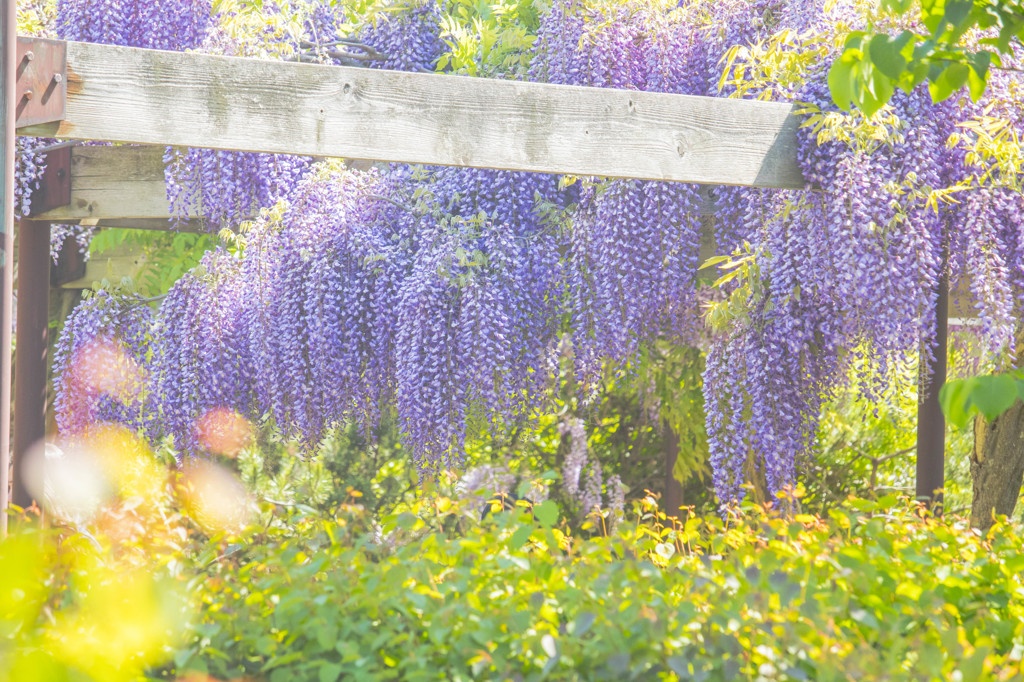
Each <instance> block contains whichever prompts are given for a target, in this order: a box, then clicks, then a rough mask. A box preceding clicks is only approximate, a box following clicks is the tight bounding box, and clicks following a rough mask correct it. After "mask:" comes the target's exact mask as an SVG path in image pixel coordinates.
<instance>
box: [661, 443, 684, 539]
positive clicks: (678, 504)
mask: <svg viewBox="0 0 1024 682" xmlns="http://www.w3.org/2000/svg"><path fill="white" fill-rule="evenodd" d="M662 429H663V432H664V434H665V435H664V443H663V445H662V451H663V452H664V456H665V496H664V497H663V498H662V505H663V506H664V508H665V513H666V514H667V515H668V516H674V517H676V518H677V519H679V520H681V521H685V520H686V519H685V515H684V514H683V511H682V510H683V499H684V498H683V485H682V484H681V483H680V482H679V480H678V479H677V478H676V475H675V469H676V459H678V457H679V434H677V433H676V431H675V429H673V428H672V427H671V426H669V425H668V424H663V425H662Z"/></svg>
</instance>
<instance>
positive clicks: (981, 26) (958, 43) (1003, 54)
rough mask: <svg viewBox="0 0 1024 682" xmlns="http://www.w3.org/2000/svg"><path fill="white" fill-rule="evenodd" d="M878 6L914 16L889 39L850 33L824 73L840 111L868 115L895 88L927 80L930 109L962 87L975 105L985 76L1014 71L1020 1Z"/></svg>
mask: <svg viewBox="0 0 1024 682" xmlns="http://www.w3.org/2000/svg"><path fill="white" fill-rule="evenodd" d="M879 7H880V9H881V10H882V11H883V12H885V13H889V14H891V15H900V14H907V15H908V17H909V16H911V14H910V13H911V10H912V9H913V10H915V14H916V16H915V17H914V21H913V23H912V25H911V27H909V28H904V29H903V30H901V31H898V32H896V33H895V35H893V34H891V33H889V32H886V31H884V30H879V31H877V32H876V31H854V32H852V33H850V34H849V36H848V37H847V39H846V43H845V45H844V46H843V52H842V54H841V55H840V56H839V58H838V59H836V60H835V62H834V63H833V65H832V68H831V71H830V72H829V87H830V88H831V91H832V96H833V98H834V99H835V102H836V104H838V105H839V106H840V107H841V108H842V109H845V110H849V109H850V107H851V105H853V106H856V107H858V108H859V109H861V110H862V111H863V112H864V113H865V114H867V115H868V116H870V115H872V114H874V113H875V112H877V111H878V110H880V109H881V108H882V107H883V106H885V104H886V103H887V102H888V101H889V99H890V98H891V97H892V95H893V92H894V91H895V89H896V88H900V89H902V90H904V91H905V92H908V93H909V92H911V91H913V90H914V89H915V88H916V87H917V86H919V85H921V84H922V83H924V82H925V81H927V82H928V90H929V92H930V93H931V96H932V99H933V100H934V101H936V102H940V101H942V100H945V99H947V98H949V97H952V96H953V95H954V94H955V93H957V92H958V91H959V90H961V88H963V87H964V86H965V85H966V86H967V87H968V90H969V92H970V95H971V97H972V98H973V99H974V100H975V101H977V100H978V99H979V98H980V97H981V96H982V94H983V93H984V92H985V87H986V85H987V82H988V78H989V73H990V69H1001V68H1004V67H1006V68H1011V69H1013V68H1015V67H1014V65H1015V64H1017V57H1016V53H1017V51H1018V50H1019V49H1020V48H1021V41H1022V39H1024V5H1022V4H1021V3H1020V2H1019V1H1018V0H995V1H994V0H952V1H943V0H921V1H920V2H919V3H918V2H914V0H882V1H881V2H880V3H879ZM882 28H883V29H884V28H887V27H885V26H882Z"/></svg>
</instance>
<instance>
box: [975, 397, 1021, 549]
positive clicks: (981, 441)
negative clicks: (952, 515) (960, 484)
mask: <svg viewBox="0 0 1024 682" xmlns="http://www.w3.org/2000/svg"><path fill="white" fill-rule="evenodd" d="M971 478H972V479H973V481H974V491H973V499H972V502H971V525H972V526H974V527H975V528H980V529H982V530H985V529H987V528H988V527H989V526H991V525H992V521H993V515H994V514H999V515H1005V516H1010V515H1012V514H1013V509H1014V507H1015V506H1016V505H1017V498H1018V497H1020V489H1021V482H1022V480H1024V403H1022V402H1021V401H1019V400H1018V401H1017V402H1016V403H1014V404H1013V406H1012V407H1011V408H1010V409H1009V410H1007V411H1006V412H1004V413H1003V414H1001V415H1000V416H998V417H996V418H995V419H994V420H993V421H991V422H989V421H986V420H985V418H984V417H982V416H980V415H979V416H978V417H977V418H976V419H975V421H974V451H973V452H972V453H971Z"/></svg>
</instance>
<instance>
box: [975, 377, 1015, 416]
mask: <svg viewBox="0 0 1024 682" xmlns="http://www.w3.org/2000/svg"><path fill="white" fill-rule="evenodd" d="M1016 401H1017V383H1016V382H1015V381H1014V380H1013V378H1012V377H1010V376H1009V375H1007V374H997V375H995V376H987V377H978V384H977V386H976V387H975V388H974V390H973V391H972V392H971V402H972V403H974V404H975V405H977V407H978V409H979V410H980V411H981V414H982V415H984V416H985V419H987V420H989V421H992V420H993V419H995V418H996V417H998V416H999V415H1001V414H1002V413H1003V412H1006V411H1007V410H1008V409H1010V406H1012V405H1013V404H1014V403H1015V402H1016Z"/></svg>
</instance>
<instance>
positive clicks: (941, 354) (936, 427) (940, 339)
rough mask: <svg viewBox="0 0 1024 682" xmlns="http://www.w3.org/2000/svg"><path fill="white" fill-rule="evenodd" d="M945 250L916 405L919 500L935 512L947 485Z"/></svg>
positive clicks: (947, 311)
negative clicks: (930, 342)
mask: <svg viewBox="0 0 1024 682" xmlns="http://www.w3.org/2000/svg"><path fill="white" fill-rule="evenodd" d="M946 261H947V256H946V253H943V257H942V274H941V276H940V278H939V291H938V294H939V295H938V300H937V301H936V304H935V347H934V348H933V349H932V350H933V357H932V358H929V357H928V354H927V353H925V352H922V353H921V372H922V373H923V377H922V378H923V379H924V380H923V381H922V382H921V387H920V389H919V390H920V395H919V396H918V405H917V491H916V495H917V499H918V500H919V501H921V502H924V503H925V504H926V505H928V508H929V509H931V510H932V511H934V512H935V514H936V515H940V514H942V488H944V487H945V473H946V472H945V466H946V417H945V415H943V414H942V408H941V407H940V406H939V390H940V389H941V388H942V385H943V384H944V383H946V354H947V339H946V334H947V331H948V327H949V274H948V271H947V270H948V268H947V266H946Z"/></svg>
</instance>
